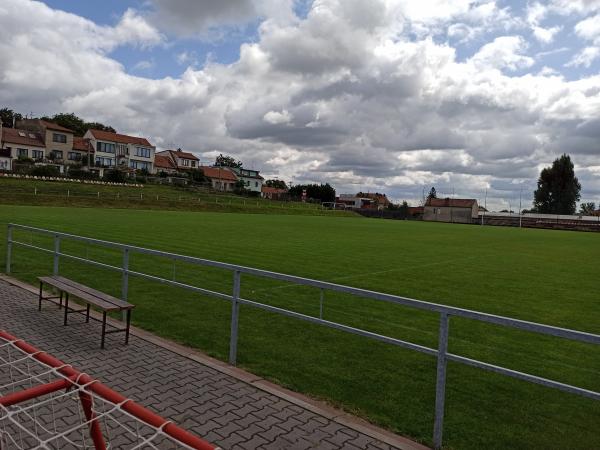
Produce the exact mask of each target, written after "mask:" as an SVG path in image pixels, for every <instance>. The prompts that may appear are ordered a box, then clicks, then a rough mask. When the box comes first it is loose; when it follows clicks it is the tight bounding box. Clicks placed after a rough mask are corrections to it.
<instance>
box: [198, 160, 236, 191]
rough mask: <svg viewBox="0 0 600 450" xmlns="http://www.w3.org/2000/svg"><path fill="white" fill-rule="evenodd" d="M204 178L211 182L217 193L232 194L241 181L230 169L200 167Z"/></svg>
mask: <svg viewBox="0 0 600 450" xmlns="http://www.w3.org/2000/svg"><path fill="white" fill-rule="evenodd" d="M200 170H202V172H203V173H204V176H205V177H206V178H208V179H209V180H210V183H211V186H212V188H213V189H215V190H217V191H224V192H231V191H233V190H235V187H236V184H237V182H238V181H239V178H238V176H237V175H236V174H235V172H234V171H233V170H231V168H230V167H205V166H202V167H200Z"/></svg>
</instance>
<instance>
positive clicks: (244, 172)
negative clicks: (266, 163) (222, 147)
mask: <svg viewBox="0 0 600 450" xmlns="http://www.w3.org/2000/svg"><path fill="white" fill-rule="evenodd" d="M231 170H232V171H233V172H234V173H235V174H236V175H237V177H238V179H240V180H241V181H243V182H244V185H245V187H246V189H248V190H249V191H254V192H259V193H260V192H262V185H263V183H264V181H265V179H264V178H263V177H261V176H260V174H259V173H258V170H249V169H244V168H243V167H231Z"/></svg>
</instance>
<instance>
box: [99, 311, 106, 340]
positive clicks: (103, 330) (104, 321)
mask: <svg viewBox="0 0 600 450" xmlns="http://www.w3.org/2000/svg"><path fill="white" fill-rule="evenodd" d="M105 336H106V311H102V340H101V341H100V348H101V349H104V337H105Z"/></svg>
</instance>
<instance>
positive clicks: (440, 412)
mask: <svg viewBox="0 0 600 450" xmlns="http://www.w3.org/2000/svg"><path fill="white" fill-rule="evenodd" d="M448 325H449V316H448V314H447V313H445V312H443V313H441V314H440V336H439V342H438V355H437V381H436V384H435V423H434V425H433V447H434V448H435V449H436V450H437V449H441V448H442V435H443V432H444V403H445V400H446V367H447V364H448V359H447V357H446V354H447V352H448Z"/></svg>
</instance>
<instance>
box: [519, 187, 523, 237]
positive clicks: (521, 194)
mask: <svg viewBox="0 0 600 450" xmlns="http://www.w3.org/2000/svg"><path fill="white" fill-rule="evenodd" d="M522 197H523V186H521V190H520V191H519V228H521V225H522V224H523V214H522V209H521V199H522Z"/></svg>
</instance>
